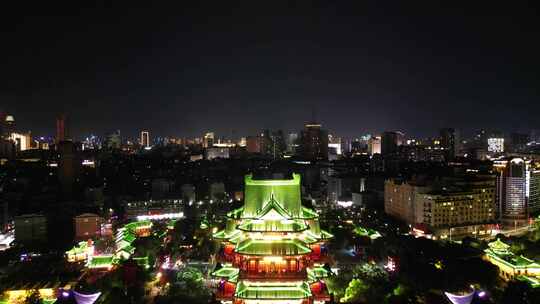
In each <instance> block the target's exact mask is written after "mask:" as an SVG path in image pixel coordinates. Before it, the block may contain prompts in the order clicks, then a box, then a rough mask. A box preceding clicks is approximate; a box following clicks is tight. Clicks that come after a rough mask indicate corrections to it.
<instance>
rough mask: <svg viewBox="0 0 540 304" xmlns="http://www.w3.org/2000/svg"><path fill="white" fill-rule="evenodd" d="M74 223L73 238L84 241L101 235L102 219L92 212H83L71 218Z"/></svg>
mask: <svg viewBox="0 0 540 304" xmlns="http://www.w3.org/2000/svg"><path fill="white" fill-rule="evenodd" d="M73 222H74V224H75V239H76V240H81V241H86V240H88V239H92V238H94V237H96V236H99V235H101V222H102V219H101V217H100V216H99V215H97V214H93V213H83V214H81V215H78V216H76V217H74V218H73Z"/></svg>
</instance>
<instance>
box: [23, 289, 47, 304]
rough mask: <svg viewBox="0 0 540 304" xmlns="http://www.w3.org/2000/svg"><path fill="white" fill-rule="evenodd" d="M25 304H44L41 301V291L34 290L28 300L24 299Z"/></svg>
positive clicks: (27, 297)
mask: <svg viewBox="0 0 540 304" xmlns="http://www.w3.org/2000/svg"><path fill="white" fill-rule="evenodd" d="M24 303H25V304H42V303H43V300H42V299H41V295H40V294H39V291H38V290H37V289H34V290H32V292H30V294H28V295H27V296H26V299H24Z"/></svg>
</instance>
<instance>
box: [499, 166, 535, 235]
mask: <svg viewBox="0 0 540 304" xmlns="http://www.w3.org/2000/svg"><path fill="white" fill-rule="evenodd" d="M493 166H494V169H495V170H496V171H497V172H498V176H497V203H498V206H499V214H500V218H501V220H502V221H503V223H504V224H507V225H509V226H521V225H525V224H527V221H528V218H529V216H530V214H531V213H532V212H537V211H538V210H539V207H540V202H539V200H540V197H539V194H538V193H539V188H540V170H537V169H536V168H534V167H533V164H532V163H531V161H530V160H528V159H524V158H519V157H516V158H508V159H504V160H496V161H494V163H493Z"/></svg>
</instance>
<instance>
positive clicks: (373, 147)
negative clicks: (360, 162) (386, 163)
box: [368, 136, 381, 155]
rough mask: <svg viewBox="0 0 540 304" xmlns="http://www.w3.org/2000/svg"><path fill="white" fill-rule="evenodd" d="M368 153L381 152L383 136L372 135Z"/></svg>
mask: <svg viewBox="0 0 540 304" xmlns="http://www.w3.org/2000/svg"><path fill="white" fill-rule="evenodd" d="M368 154H369V155H373V154H381V137H380V136H377V137H371V138H370V139H369V140H368Z"/></svg>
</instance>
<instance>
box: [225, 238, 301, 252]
mask: <svg viewBox="0 0 540 304" xmlns="http://www.w3.org/2000/svg"><path fill="white" fill-rule="evenodd" d="M235 250H236V252H238V253H240V254H246V255H278V256H279V255H303V254H308V253H310V252H311V249H309V247H307V246H306V245H305V244H304V243H303V242H302V241H300V240H280V241H267V240H252V239H248V240H245V241H242V242H240V243H239V244H238V245H237V246H236V249H235Z"/></svg>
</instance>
